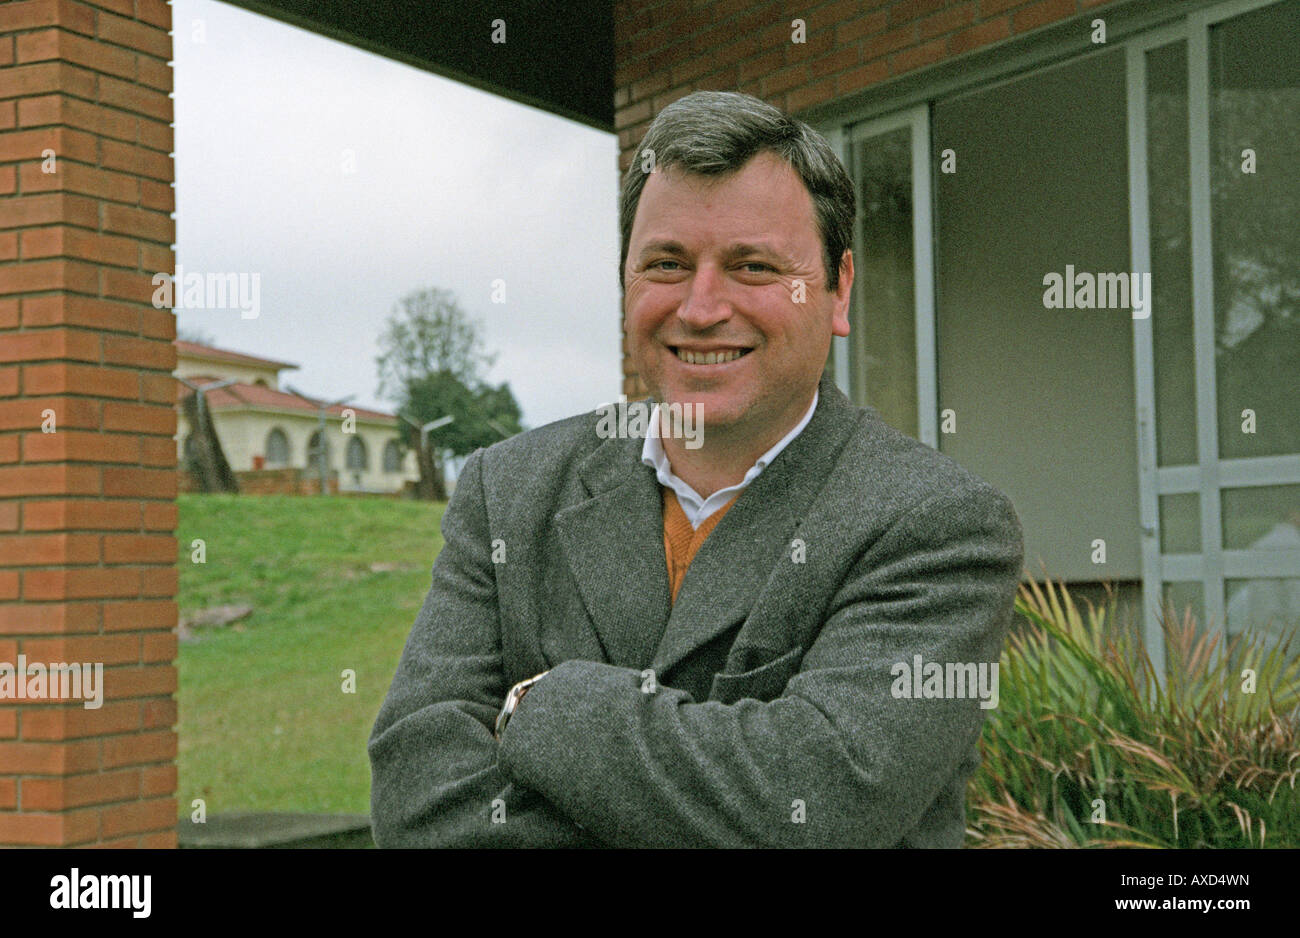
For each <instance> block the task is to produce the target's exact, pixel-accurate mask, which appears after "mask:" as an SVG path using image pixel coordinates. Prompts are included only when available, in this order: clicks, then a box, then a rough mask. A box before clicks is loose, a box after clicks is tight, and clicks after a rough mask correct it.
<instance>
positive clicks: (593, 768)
mask: <svg viewBox="0 0 1300 938" xmlns="http://www.w3.org/2000/svg"><path fill="white" fill-rule="evenodd" d="M645 170H651V171H649V172H646V171H645ZM620 215H621V218H620V222H621V231H622V255H621V261H622V274H621V276H622V281H623V286H624V315H625V331H626V334H627V337H628V344H629V348H630V352H631V357H632V360H633V362H634V364H635V365H636V368H637V370H638V372H639V374H640V375H641V376H642V378H643V379H644V381H645V383H646V385H647V386H648V387H649V389H650V392H651V402H653V406H654V409H653V410H652V411H651V414H650V419H649V420H648V423H647V426H648V432H646V433H644V435H634V436H622V437H620V436H618V435H614V436H613V437H612V438H611V435H610V434H609V433H608V432H600V431H599V430H598V427H601V426H605V427H606V428H607V427H608V426H610V425H616V426H634V425H635V421H633V422H630V423H629V422H628V421H626V420H623V421H620V422H617V423H614V424H611V423H610V422H609V421H602V420H601V418H600V416H599V415H598V414H586V415H580V416H577V417H573V418H570V419H568V420H564V421H560V422H558V423H555V424H551V425H549V426H546V427H542V428H540V429H538V430H533V431H530V432H529V433H525V434H522V435H520V436H517V437H515V438H513V439H511V440H507V441H504V442H502V443H499V444H497V445H495V446H492V447H490V448H488V449H486V450H480V451H478V452H477V453H475V454H474V455H473V456H472V457H471V458H470V460H469V461H468V462H467V463H466V465H465V468H464V469H463V470H462V473H461V477H460V480H459V482H458V484H457V488H456V492H455V494H454V496H453V497H452V500H451V503H450V504H449V505H448V507H447V511H446V513H445V515H444V517H443V521H442V532H443V538H444V541H445V546H444V547H443V549H442V552H441V553H440V554H439V555H438V559H437V561H436V562H435V563H434V566H433V583H432V588H431V589H430V591H429V593H428V595H427V597H426V599H425V602H424V606H423V607H422V608H421V610H420V613H419V616H418V617H417V619H416V622H415V626H414V628H413V629H412V631H411V635H410V637H409V639H408V640H407V643H406V647H405V650H404V651H403V653H402V658H401V662H400V663H399V665H398V669H397V674H396V676H395V678H394V680H393V684H392V687H391V689H390V691H389V694H388V697H387V699H386V700H385V701H384V705H383V707H382V709H381V711H380V713H379V716H378V719H377V721H376V723H375V728H374V731H373V733H372V735H371V739H370V746H369V753H370V758H371V764H372V777H373V785H372V799H371V803H372V812H371V813H372V822H373V825H374V833H375V839H376V842H377V843H378V844H379V845H380V846H480V845H481V846H579V845H581V846H602V845H603V846H720V847H733V846H798V847H842V846H876V847H892V846H900V847H902V846H912V847H915V846H944V847H955V846H959V845H960V844H961V842H962V837H963V831H964V827H965V818H964V802H965V787H966V782H967V780H968V779H969V777H970V775H971V773H972V772H973V770H974V768H975V767H976V765H977V762H978V751H977V748H976V744H977V741H978V738H979V733H980V727H981V725H982V721H983V719H984V710H985V709H986V708H987V707H989V706H993V705H996V699H997V687H996V684H997V682H996V675H997V671H996V666H997V661H998V659H999V657H1000V654H1001V649H1002V644H1003V641H1004V639H1005V635H1006V630H1007V627H1008V624H1009V619H1010V615H1011V608H1012V602H1013V599H1014V594H1015V590H1016V584H1017V580H1018V576H1019V571H1020V564H1021V562H1022V559H1023V556H1022V555H1023V546H1022V535H1021V529H1020V523H1019V520H1018V519H1017V517H1016V514H1015V511H1014V509H1013V507H1012V506H1011V504H1010V502H1009V500H1008V499H1007V498H1006V496H1005V495H1003V494H1002V493H1000V492H998V491H997V490H996V489H994V488H993V487H992V486H990V485H989V484H988V483H986V482H984V481H982V480H980V479H979V478H977V477H976V476H974V475H973V474H971V473H970V472H968V471H967V470H965V469H963V468H962V467H960V466H958V465H957V464H956V463H954V462H953V461H952V460H950V459H948V458H946V457H945V456H943V455H942V454H940V453H938V452H936V451H935V450H933V449H931V448H929V447H927V446H924V445H922V444H921V443H918V442H917V441H915V440H913V439H911V438H910V437H907V436H905V435H903V434H901V433H899V432H897V431H895V430H893V429H891V428H890V427H889V426H887V425H886V424H885V423H884V422H883V421H882V420H881V419H880V417H879V416H878V415H877V414H876V413H875V411H874V410H872V409H871V408H869V407H856V406H854V405H853V404H852V403H851V402H850V401H849V400H848V399H847V398H846V397H845V396H844V395H843V394H842V393H841V392H840V391H839V390H838V388H837V387H836V385H835V384H834V382H832V381H830V380H829V379H828V378H827V377H826V376H825V375H824V373H823V372H824V369H825V365H826V361H827V357H828V353H829V349H830V342H831V338H832V336H836V335H839V336H844V335H847V334H848V332H849V304H850V295H851V289H852V284H853V255H852V252H851V251H850V250H849V244H850V238H851V233H852V224H853V219H854V194H853V189H852V185H851V183H850V181H849V179H848V176H847V174H846V173H845V171H844V168H843V166H842V165H841V164H840V162H839V160H838V159H837V158H836V156H835V154H834V152H833V151H832V150H831V148H830V147H829V146H828V144H827V143H826V141H825V140H824V139H823V138H822V137H820V136H819V135H818V134H816V133H815V132H814V131H812V130H811V129H810V128H808V127H807V126H806V125H804V124H801V123H799V122H798V121H795V120H792V119H790V118H789V117H787V116H786V115H784V114H782V113H781V112H780V111H778V110H776V109H775V108H772V107H771V106H769V105H767V104H765V103H763V102H761V101H759V100H758V99H756V98H752V97H749V96H747V95H741V94H733V93H724V92H698V93H696V94H692V95H689V96H688V97H686V98H683V99H681V100H680V101H677V102H675V103H674V104H672V105H669V106H668V107H667V108H665V109H664V110H663V111H662V112H661V113H660V114H659V116H658V117H657V118H656V119H655V121H654V122H653V123H652V124H651V126H650V129H649V130H648V131H647V133H646V137H645V139H644V140H643V142H642V146H641V149H640V150H639V151H638V154H637V159H636V160H634V162H633V165H632V166H631V167H630V168H629V170H628V172H627V174H626V176H625V178H624V182H623V193H622V199H621V206H620ZM864 299H865V302H866V307H867V309H869V308H870V304H871V298H870V297H865V298H864ZM624 406H628V407H631V406H635V402H634V404H632V405H624ZM681 408H692V412H693V413H694V414H695V415H696V416H697V418H698V419H699V421H700V422H701V429H702V431H703V432H702V435H700V436H699V437H698V438H697V439H695V440H694V441H693V442H694V443H695V444H697V445H688V443H690V442H691V441H685V440H683V439H682V438H681V435H680V434H675V433H674V432H673V431H674V427H676V426H678V423H677V422H674V421H671V420H668V419H667V415H668V414H669V413H670V412H672V413H676V412H680V409H681ZM699 444H702V445H699ZM990 673H991V674H992V676H993V677H992V687H991V688H990V687H988V684H989V681H988V680H987V677H986V676H987V675H988V674H990ZM976 674H979V675H980V680H979V681H976V680H975V675H976ZM913 676H915V680H913Z"/></svg>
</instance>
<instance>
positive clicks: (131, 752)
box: [0, 0, 177, 847]
mask: <svg viewBox="0 0 1300 938" xmlns="http://www.w3.org/2000/svg"><path fill="white" fill-rule="evenodd" d="M170 28H171V8H170V6H168V5H167V4H166V3H164V2H162V0H96V2H74V0H27V2H0V663H3V662H7V663H10V664H13V663H15V662H16V660H17V656H18V655H20V654H21V655H25V656H26V658H27V660H28V661H29V662H40V663H43V664H44V663H50V662H68V663H76V662H87V663H94V662H99V663H102V664H103V665H104V690H103V698H104V699H103V705H102V707H101V708H100V709H97V710H91V709H85V708H84V707H83V706H82V702H81V701H74V702H70V703H69V702H57V701H56V702H47V701H35V702H33V701H28V700H23V701H17V700H14V699H5V700H0V845H103V846H161V847H170V846H175V844H176V837H175V833H174V830H175V823H176V818H177V804H176V801H175V798H174V794H175V791H176V768H175V764H174V758H175V755H176V734H175V733H174V732H173V727H174V725H175V722H176V704H175V701H174V699H173V697H172V695H173V693H174V692H175V690H176V669H175V667H174V664H173V662H174V660H175V656H176V636H175V633H174V631H173V630H174V629H175V626H176V618H177V609H176V602H175V597H176V585H177V579H176V556H177V545H176V540H175V537H174V531H175V528H176V505H175V493H176V444H175V442H174V441H173V439H172V437H173V434H174V433H175V432H176V413H175V403H176V386H175V379H173V378H172V376H171V372H172V370H173V369H174V368H175V365H176V351H175V347H174V346H173V345H172V339H173V338H174V337H175V321H174V316H173V314H172V312H171V311H170V310H155V309H154V308H153V307H152V305H151V302H150V299H151V295H152V291H153V286H152V283H151V277H152V275H153V274H154V273H156V272H158V271H165V272H168V273H170V272H171V271H172V270H173V265H174V255H173V252H172V250H171V245H172V242H173V241H174V239H175V223H174V222H173V221H172V219H171V217H170V214H169V213H170V212H171V211H172V210H173V209H174V203H173V190H172V188H171V183H172V181H173V179H174V176H173V168H172V159H171V157H170V156H169V154H170V152H171V150H172V128H171V121H172V101H171V99H170V98H169V97H168V93H169V92H170V91H171V88H172V70H171V65H170V64H169V60H170V59H171V54H172V44H171V36H170V35H169V33H168V31H169V29H170ZM47 151H53V161H52V162H50V161H48V160H47V157H48V152H47ZM49 169H53V170H54V171H53V172H47V171H46V170H49ZM51 418H52V420H53V423H52V424H51V423H50V420H51ZM48 430H53V432H45V431H48Z"/></svg>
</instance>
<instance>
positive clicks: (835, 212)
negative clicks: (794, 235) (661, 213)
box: [618, 91, 854, 290]
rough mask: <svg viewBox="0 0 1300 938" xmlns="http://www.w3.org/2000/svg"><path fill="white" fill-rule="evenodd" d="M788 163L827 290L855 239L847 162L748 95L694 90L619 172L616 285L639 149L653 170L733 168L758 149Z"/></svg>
mask: <svg viewBox="0 0 1300 938" xmlns="http://www.w3.org/2000/svg"><path fill="white" fill-rule="evenodd" d="M762 151H768V152H771V153H774V154H776V155H777V156H779V157H780V158H781V159H783V160H785V161H786V162H787V163H789V164H790V165H791V166H792V167H793V168H794V171H795V172H796V173H798V174H799V178H800V179H801V180H803V184H804V185H805V186H806V187H807V188H808V192H809V194H810V195H811V196H812V203H813V210H814V213H815V215H816V218H817V228H818V233H819V234H820V235H821V239H822V252H823V258H824V261H825V265H826V289H827V290H834V289H835V287H836V285H837V284H838V282H839V274H840V261H841V259H842V258H843V256H844V252H845V251H846V250H848V248H849V245H850V244H851V243H852V238H853V216H854V191H853V183H852V181H851V180H850V179H849V174H848V173H847V172H846V171H845V169H844V164H842V163H841V162H840V160H839V157H837V156H836V155H835V151H834V150H832V149H831V146H830V144H829V143H827V142H826V138H825V137H823V136H822V135H821V134H819V133H818V132H817V131H815V130H813V129H812V128H811V127H809V126H808V125H807V124H805V123H803V122H802V121H799V120H795V119H794V118H793V117H790V116H788V115H786V114H783V113H781V111H779V110H778V109H777V108H774V107H773V106H772V105H770V104H768V103H766V102H765V101H761V100H759V99H758V98H755V97H754V96H752V95H748V94H742V93H740V92H736V91H697V92H695V93H694V94H689V95H687V96H686V97H684V98H680V99H679V100H677V101H674V102H673V103H672V104H670V105H668V106H667V107H666V108H664V109H663V110H662V111H660V112H659V115H658V116H657V117H655V119H654V121H653V122H652V123H651V124H650V129H649V130H647V131H646V135H645V137H644V138H643V139H642V141H641V146H640V148H639V149H638V150H637V152H636V156H635V158H634V159H633V160H632V165H631V166H629V167H628V168H627V172H625V173H624V174H623V190H622V194H621V196H620V199H619V210H618V222H619V230H620V232H621V234H622V241H623V244H622V250H621V251H620V252H619V265H618V270H619V283H620V284H621V283H622V282H623V271H624V269H625V268H626V266H627V251H628V242H629V241H630V240H631V237H632V220H633V218H635V217H636V207H637V204H638V203H639V202H640V201H641V190H642V189H643V188H645V182H646V176H647V173H645V172H644V171H643V161H644V160H645V157H644V156H643V154H646V153H647V152H648V153H650V154H651V157H650V158H652V159H653V160H654V164H653V168H654V169H656V170H661V169H666V168H668V167H670V166H675V167H677V168H679V169H682V170H685V171H686V172H689V173H697V174H699V175H703V176H722V175H725V174H727V173H732V172H735V171H736V170H738V169H740V168H741V167H742V166H744V165H745V164H746V163H747V162H749V160H750V159H751V158H752V157H754V156H755V155H757V154H758V153H759V152H762Z"/></svg>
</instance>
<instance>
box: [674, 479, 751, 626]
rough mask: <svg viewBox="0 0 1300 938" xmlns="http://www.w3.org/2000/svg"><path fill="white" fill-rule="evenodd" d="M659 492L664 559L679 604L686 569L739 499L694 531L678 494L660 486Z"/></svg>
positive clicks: (675, 598)
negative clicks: (662, 500)
mask: <svg viewBox="0 0 1300 938" xmlns="http://www.w3.org/2000/svg"><path fill="white" fill-rule="evenodd" d="M660 491H661V492H662V493H663V498H664V559H665V560H666V561H667V562H668V588H669V590H670V592H671V593H672V597H673V602H677V591H678V590H679V589H681V586H682V580H683V578H685V576H686V570H687V568H688V567H690V565H691V561H692V560H694V559H695V555H696V553H697V552H698V551H699V549H700V546H701V545H702V544H703V543H704V540H705V538H707V537H708V536H709V532H710V531H712V530H713V529H714V528H715V527H717V524H718V522H719V521H721V520H722V516H723V515H725V514H726V513H727V510H728V509H729V508H731V506H732V505H734V504H736V498H735V496H732V499H731V501H729V502H727V504H725V505H723V506H722V507H721V508H719V509H718V510H717V511H715V512H714V513H713V514H711V515H709V516H708V517H707V518H705V519H704V523H703V524H701V525H700V526H699V528H698V529H697V528H692V527H691V520H690V519H689V518H687V517H686V512H685V511H683V510H682V506H681V504H680V503H679V502H678V501H677V493H675V492H674V491H673V490H672V489H670V488H664V487H663V486H660ZM736 494H737V495H739V494H740V493H739V492H737V493H736Z"/></svg>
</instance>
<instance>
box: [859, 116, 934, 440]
mask: <svg viewBox="0 0 1300 938" xmlns="http://www.w3.org/2000/svg"><path fill="white" fill-rule="evenodd" d="M850 164H851V166H852V169H853V178H854V182H855V184H856V186H857V190H858V218H857V225H856V229H857V230H856V233H855V237H856V243H855V245H854V248H853V267H854V288H853V312H852V319H851V320H850V332H849V349H850V351H849V356H850V358H849V362H850V374H851V378H850V380H851V384H850V387H851V389H852V392H853V398H854V400H856V401H864V402H866V403H867V404H870V405H871V406H872V407H874V408H875V409H876V410H877V411H879V412H880V415H881V417H883V418H884V419H885V421H886V422H887V423H889V424H890V425H891V426H893V427H895V428H896V429H898V430H902V431H903V432H904V433H907V434H910V435H911V436H913V437H915V436H916V435H917V414H916V305H915V295H916V294H915V284H914V283H913V269H912V131H911V129H910V128H909V127H902V128H899V129H898V130H895V131H892V132H890V133H885V134H880V135H878V136H875V137H870V138H868V139H866V140H860V141H857V142H855V143H853V144H852V147H851V153H850Z"/></svg>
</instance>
